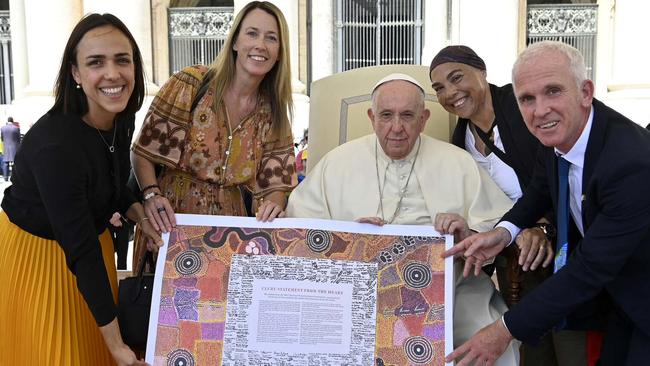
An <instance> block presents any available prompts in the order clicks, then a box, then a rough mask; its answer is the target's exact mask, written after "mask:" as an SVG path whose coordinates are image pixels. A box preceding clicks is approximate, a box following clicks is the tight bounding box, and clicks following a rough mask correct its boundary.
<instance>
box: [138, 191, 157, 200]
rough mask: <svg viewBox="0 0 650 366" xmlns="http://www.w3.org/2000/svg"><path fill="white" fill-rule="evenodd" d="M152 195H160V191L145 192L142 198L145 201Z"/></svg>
mask: <svg viewBox="0 0 650 366" xmlns="http://www.w3.org/2000/svg"><path fill="white" fill-rule="evenodd" d="M153 196H160V193H158V192H154V191H152V192H149V193H147V194H145V195H144V197H142V198H143V199H144V200H145V201H147V200H148V199H150V198H151V197H153Z"/></svg>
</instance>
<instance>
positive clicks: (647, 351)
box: [598, 308, 650, 366]
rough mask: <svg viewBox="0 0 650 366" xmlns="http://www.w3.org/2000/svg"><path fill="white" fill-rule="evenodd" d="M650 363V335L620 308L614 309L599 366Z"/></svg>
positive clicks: (628, 365)
mask: <svg viewBox="0 0 650 366" xmlns="http://www.w3.org/2000/svg"><path fill="white" fill-rule="evenodd" d="M614 365H616V366H618V365H626V366H633V365H634V366H636V365H650V336H648V334H645V333H644V332H643V331H642V330H641V329H639V327H637V326H636V325H635V324H634V323H633V322H632V321H631V320H630V318H629V317H628V316H627V315H626V314H625V313H624V312H623V311H622V310H620V309H618V308H617V309H615V310H614V311H612V314H611V316H610V319H609V322H608V324H607V329H606V332H605V339H604V340H603V348H602V351H601V353H600V360H599V361H598V366H614Z"/></svg>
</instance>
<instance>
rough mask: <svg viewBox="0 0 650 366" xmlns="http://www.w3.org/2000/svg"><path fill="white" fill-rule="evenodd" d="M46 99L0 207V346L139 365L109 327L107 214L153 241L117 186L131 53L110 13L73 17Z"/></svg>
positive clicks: (42, 356) (56, 359) (124, 165)
mask: <svg viewBox="0 0 650 366" xmlns="http://www.w3.org/2000/svg"><path fill="white" fill-rule="evenodd" d="M54 96H55V101H54V106H53V107H52V109H50V111H49V112H47V113H46V114H45V115H44V116H43V117H41V118H40V119H39V121H38V122H37V123H35V124H34V126H33V127H32V128H31V129H30V130H29V132H28V133H27V134H26V136H25V139H24V141H23V142H22V145H21V148H20V151H19V152H18V154H17V155H16V161H15V165H14V173H13V176H12V182H13V184H12V185H11V186H9V187H8V188H7V189H6V190H5V194H4V199H3V201H2V210H3V211H2V212H0V268H2V270H1V271H0V299H2V301H0V334H2V336H1V337H0V354H2V363H3V364H11V365H61V366H67V365H111V364H115V363H116V364H117V365H119V366H121V365H144V364H145V363H144V362H143V361H139V360H138V359H137V358H136V356H135V354H134V353H133V351H131V349H130V348H129V347H128V346H126V345H125V344H124V343H123V341H122V338H121V336H120V329H119V325H118V321H117V317H116V314H117V309H116V300H117V276H116V271H115V257H114V255H113V243H112V241H111V237H110V235H109V232H108V230H107V229H106V227H107V225H108V224H109V219H110V218H111V216H112V214H113V213H114V212H116V211H117V212H119V213H120V214H121V215H123V216H126V217H127V218H128V219H130V220H132V221H136V222H139V223H140V226H141V227H142V231H143V233H144V235H145V237H146V238H147V243H148V245H149V247H150V248H151V249H154V248H156V247H157V246H160V245H162V239H161V238H160V235H159V234H158V233H157V232H156V230H155V229H154V228H153V226H152V225H151V223H149V221H148V219H147V217H146V216H145V214H144V208H143V207H142V205H141V204H140V203H139V202H138V201H137V200H136V199H135V197H134V195H133V193H132V192H130V191H129V190H128V189H127V188H126V181H127V177H128V174H129V170H130V164H129V146H130V143H131V135H132V133H133V129H134V120H135V113H136V111H137V110H138V109H139V108H140V106H141V105H142V101H143V99H144V97H145V89H144V71H143V67H142V57H141V56H140V51H139V49H138V46H137V45H136V43H135V40H134V38H133V36H132V35H131V33H130V32H129V30H128V29H127V28H126V26H125V25H124V24H123V23H122V22H121V21H120V20H119V19H118V18H116V17H115V16H113V15H111V14H103V15H100V14H89V15H87V16H85V17H84V18H83V19H81V20H80V21H79V23H77V25H76V26H75V27H74V29H73V30H72V33H71V35H70V38H69V39H68V42H67V44H66V47H65V50H64V52H63V59H62V61H61V67H60V70H59V73H58V76H57V81H56V85H55V90H54Z"/></svg>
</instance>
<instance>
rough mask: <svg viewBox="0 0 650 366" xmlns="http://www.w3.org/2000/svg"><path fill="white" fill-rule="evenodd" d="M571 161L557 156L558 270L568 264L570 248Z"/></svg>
mask: <svg viewBox="0 0 650 366" xmlns="http://www.w3.org/2000/svg"><path fill="white" fill-rule="evenodd" d="M570 166H571V163H569V162H568V161H567V160H566V159H564V158H562V157H558V158H557V176H558V194H557V246H556V251H555V269H554V271H553V272H557V271H559V270H560V268H562V267H563V266H564V265H565V264H566V260H567V255H568V249H569V167H570Z"/></svg>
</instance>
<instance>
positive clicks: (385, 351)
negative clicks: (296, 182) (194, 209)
mask: <svg viewBox="0 0 650 366" xmlns="http://www.w3.org/2000/svg"><path fill="white" fill-rule="evenodd" d="M177 223H178V225H177V228H176V229H175V230H174V231H172V233H171V234H170V235H169V236H168V237H167V238H166V244H165V246H164V247H163V248H161V251H160V254H159V257H158V263H157V268H156V281H155V284H154V298H153V301H152V312H151V321H150V323H149V344H148V347H147V357H146V360H147V362H149V363H151V364H153V365H165V366H166V365H176V364H179V362H180V363H182V364H184V365H188V366H190V365H231V364H232V365H234V364H250V363H249V362H248V361H247V359H246V358H243V357H258V356H259V357H264V359H265V361H266V362H267V363H268V364H270V365H274V364H284V365H286V364H294V363H287V362H285V358H283V357H288V358H287V359H294V360H298V359H300V358H301V357H303V356H304V357H309V355H310V354H311V356H312V357H311V358H308V359H310V360H316V361H317V363H314V364H315V365H320V364H323V365H325V364H327V363H328V362H327V360H326V359H327V358H328V357H339V359H343V358H340V357H350V359H354V360H358V359H359V358H360V357H361V359H363V361H354V362H353V363H354V364H367V365H409V364H410V365H444V355H445V354H446V353H449V352H451V349H452V345H453V343H452V340H453V334H452V327H451V324H453V322H452V309H453V296H452V293H453V291H452V276H453V274H452V270H453V267H452V262H451V259H447V260H443V259H441V258H440V254H441V253H442V252H443V251H444V250H445V248H446V247H449V246H451V244H452V239H451V237H449V236H442V235H440V234H439V233H437V232H435V230H433V229H432V228H431V227H427V226H404V225H386V226H384V227H377V226H373V225H369V224H358V223H351V222H341V221H329V220H311V219H309V220H307V219H276V220H274V221H273V222H272V223H260V222H257V221H256V220H255V219H253V218H240V217H224V216H199V215H177ZM240 254H241V255H243V256H240ZM246 255H248V256H246ZM262 255H276V256H282V257H296V258H291V259H289V260H290V262H286V266H287V268H289V267H291V268H292V269H291V271H292V273H293V275H292V276H294V277H291V278H293V279H297V278H300V277H299V275H301V274H302V275H304V276H311V277H312V279H314V278H315V277H314V276H315V275H314V273H318V272H313V271H311V272H310V270H307V269H305V267H304V266H305V265H307V264H306V263H330V264H332V265H333V266H334V267H332V268H338V270H339V271H340V268H341V267H336V266H340V265H341V263H342V264H344V265H348V264H349V265H355V264H358V265H359V266H358V267H359V268H358V269H357V270H359V271H361V272H360V273H364V271H366V275H369V274H370V273H373V274H372V276H375V278H374V279H371V277H369V278H368V282H369V283H368V284H367V285H366V288H367V289H369V288H371V285H374V286H375V288H376V290H375V291H376V299H375V304H376V313H375V314H374V315H375V321H374V322H375V325H376V327H375V335H374V344H366V345H365V346H364V347H362V348H363V349H365V350H366V352H365V354H368V355H370V354H372V355H373V356H372V357H370V356H365V355H364V352H362V351H359V349H360V348H359V347H358V341H359V339H358V338H359V337H360V336H359V334H355V331H359V329H369V328H370V327H368V326H365V327H364V326H360V325H359V326H356V325H355V324H357V323H358V322H356V323H355V321H354V317H353V316H354V311H355V308H354V305H353V306H352V308H351V309H352V315H351V317H350V319H352V321H351V326H350V327H351V328H346V324H347V320H342V321H338V320H336V319H338V318H339V317H343V316H344V314H345V313H346V312H350V309H349V308H346V307H345V306H344V305H345V301H347V300H346V299H348V298H353V295H351V296H350V297H348V295H346V292H347V291H349V289H350V287H349V286H348V287H346V286H344V285H345V282H344V281H339V284H340V285H341V286H339V287H338V288H337V287H336V286H333V287H327V286H325V287H324V285H322V284H321V285H313V286H304V289H303V290H294V291H304V292H309V291H316V293H318V291H325V292H326V291H328V288H329V289H330V290H331V289H334V290H332V291H333V293H336V294H338V295H337V296H338V298H337V297H336V296H334V297H330V298H329V299H327V298H326V297H327V296H325V297H322V296H319V300H322V301H321V305H313V304H307V305H308V306H311V307H312V309H311V310H310V311H312V312H314V314H320V315H318V316H319V317H323V316H328V317H329V318H330V322H329V323H327V322H323V320H322V319H319V320H315V319H312V320H311V321H315V323H314V324H320V325H321V326H325V325H324V324H327V325H326V326H331V327H333V328H331V329H333V330H335V331H334V333H332V336H331V337H325V338H319V337H320V336H323V334H322V332H321V333H320V335H319V334H317V333H318V332H314V333H312V334H311V336H313V337H315V338H312V341H313V339H317V340H321V341H323V339H325V341H324V342H325V343H327V342H330V343H331V347H330V348H327V347H325V349H326V350H329V351H328V352H329V353H328V352H325V353H323V352H322V349H323V348H322V347H321V348H319V349H320V350H321V351H320V352H317V351H315V349H314V348H313V347H311V348H310V347H309V346H307V345H306V346H304V347H302V348H301V349H300V350H294V351H292V352H293V353H292V354H293V355H294V356H295V355H298V356H300V357H298V358H296V357H294V356H287V355H288V352H287V351H286V350H287V349H286V348H283V346H281V345H278V346H277V347H275V348H274V347H273V346H272V345H269V344H268V342H266V343H264V342H262V343H260V344H252V346H253V348H254V349H253V350H250V352H232V350H236V349H238V350H240V351H241V350H242V349H246V347H248V346H249V345H251V342H250V341H251V339H253V338H255V339H262V340H268V338H264V337H262V338H258V337H257V335H251V336H248V337H245V338H242V337H235V340H234V341H231V338H228V337H226V335H227V333H228V331H227V330H226V319H227V316H230V315H227V314H231V313H229V312H228V311H230V310H232V309H227V306H226V305H227V304H228V302H229V301H228V300H229V299H228V297H229V296H231V297H232V296H237V295H236V294H238V292H233V290H232V289H229V288H228V283H229V280H230V278H229V276H230V271H231V265H232V264H233V263H234V262H233V260H234V261H235V263H239V264H238V266H239V267H238V268H240V269H239V270H240V271H241V268H245V267H246V265H245V263H246V262H241V261H242V260H243V261H246V260H251V259H252V260H259V259H254V258H250V256H262ZM285 259H288V258H278V260H277V261H270V262H268V263H276V262H277V263H283V260H285ZM314 260H317V261H314ZM262 261H263V262H264V261H265V260H262ZM321 261H324V262H321ZM242 263H243V265H244V267H241V266H242ZM300 265H302V266H303V267H302V269H300ZM310 265H312V264H310ZM364 265H365V267H364ZM368 265H370V266H369V267H368ZM249 268H253V267H250V266H249ZM364 268H365V269H364ZM368 268H375V269H374V271H375V272H372V270H369V269H368ZM276 270H278V269H276ZM276 270H273V271H267V272H268V273H267V274H268V275H269V276H268V278H266V280H271V282H266V283H263V282H260V283H258V284H257V285H256V286H257V290H255V291H257V292H254V291H253V292H250V293H249V295H245V296H249V297H251V299H250V301H252V300H253V299H252V297H253V296H257V297H256V300H255V301H256V302H258V301H261V302H262V303H263V304H265V306H271V307H272V306H276V305H278V303H277V302H275V301H274V302H264V301H267V300H268V299H269V298H274V299H276V300H277V299H278V296H283V295H281V294H279V293H274V291H275V292H277V291H283V290H281V289H282V288H284V287H281V286H276V285H277V284H278V283H277V282H273V281H272V280H278V278H277V277H278V276H277V275H274V274H273V273H274V271H276ZM335 271H336V270H335ZM330 282H336V281H330ZM251 286H252V285H251ZM298 287H299V288H300V286H298ZM369 293H370V292H369ZM239 294H240V295H239V296H242V295H241V293H239ZM352 294H354V290H353V291H352ZM305 296H307V295H305ZM304 298H307V297H304ZM233 300H236V302H241V301H248V300H247V299H246V298H243V297H241V298H236V299H231V302H232V301H233ZM323 301H325V302H327V301H330V302H339V304H338V305H334V306H329V307H328V306H325V305H322V303H323ZM351 303H352V304H354V300H351ZM339 305H340V306H339ZM278 306H279V305H278ZM285 306H288V307H291V306H294V307H295V306H296V305H295V303H293V304H292V303H285ZM301 306H302V305H301ZM227 310H228V311H227ZM294 310H295V309H294ZM256 311H257V312H258V313H260V314H262V315H260V316H261V317H262V318H264V319H263V321H262V322H259V323H257V329H256V330H255V331H256V332H258V334H259V331H260V329H261V330H262V334H263V335H266V336H269V335H271V336H272V334H274V330H272V329H269V327H270V326H269V324H273V323H272V322H273V321H274V320H273V319H271V318H269V317H273V316H276V315H277V314H276V312H273V311H268V308H267V309H266V310H264V311H261V312H260V311H259V309H257V310H256ZM290 311H291V310H289V312H290ZM323 314H325V315H323ZM345 316H347V315H345ZM244 318H246V322H244V323H239V324H246V325H245V327H249V328H251V329H252V328H254V327H253V326H252V325H251V321H250V319H248V318H247V317H244ZM446 324H449V326H448V327H447V326H445V325H446ZM283 326H284V327H288V328H291V327H292V326H294V327H295V326H298V328H297V329H303V330H304V331H305V332H308V331H309V329H310V328H309V327H308V326H304V327H302V328H301V327H300V325H296V319H294V318H292V317H286V322H285V324H283ZM347 329H349V330H347ZM248 330H250V329H248ZM346 332H351V334H350V337H347V334H346V335H345V336H343V333H346ZM364 334H365V336H366V337H361V338H363V342H366V343H368V342H371V341H368V339H373V338H372V337H370V335H369V334H366V333H364ZM296 337H298V338H300V337H299V335H298V336H296ZM355 337H356V338H355ZM224 339H225V340H226V344H224ZM304 339H310V338H309V337H306V338H304ZM304 339H303V340H304ZM348 340H349V344H350V346H347V345H348V343H346V342H348ZM355 340H356V341H357V343H355ZM233 342H235V345H233V344H232V343H233ZM242 342H243V343H242ZM304 342H305V343H309V342H310V341H304ZM253 343H254V342H253ZM341 344H343V346H344V347H349V348H350V352H348V353H347V356H345V355H346V353H345V348H343V349H344V351H341V349H342V348H340V347H338V346H340V345H341ZM335 345H338V346H335ZM371 351H372V352H371ZM324 354H329V356H327V357H326V356H324ZM235 355H236V356H235ZM305 355H307V356H305ZM235 357H240V360H239V361H235V360H234V358H235ZM241 358H243V359H241ZM254 359H255V358H254ZM248 360H252V359H248ZM251 362H252V361H251ZM296 362H297V363H295V364H296V365H298V364H304V362H303V361H301V360H300V361H296ZM357 362H359V363H357Z"/></svg>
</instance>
